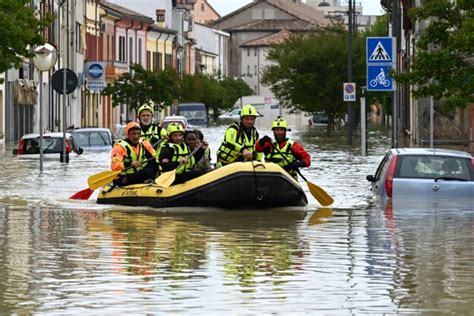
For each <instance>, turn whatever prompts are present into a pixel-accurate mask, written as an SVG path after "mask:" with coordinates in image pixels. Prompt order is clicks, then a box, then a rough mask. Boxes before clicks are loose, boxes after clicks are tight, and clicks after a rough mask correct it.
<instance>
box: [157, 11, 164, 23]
mask: <svg viewBox="0 0 474 316" xmlns="http://www.w3.org/2000/svg"><path fill="white" fill-rule="evenodd" d="M164 21H165V10H156V22H164Z"/></svg>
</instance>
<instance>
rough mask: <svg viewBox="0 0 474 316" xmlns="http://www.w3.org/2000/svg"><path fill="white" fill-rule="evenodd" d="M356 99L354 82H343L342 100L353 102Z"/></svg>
mask: <svg viewBox="0 0 474 316" xmlns="http://www.w3.org/2000/svg"><path fill="white" fill-rule="evenodd" d="M355 100H356V84H355V82H344V102H354V101H355Z"/></svg>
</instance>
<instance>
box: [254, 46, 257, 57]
mask: <svg viewBox="0 0 474 316" xmlns="http://www.w3.org/2000/svg"><path fill="white" fill-rule="evenodd" d="M253 54H254V56H257V47H255V51H254V52H253Z"/></svg>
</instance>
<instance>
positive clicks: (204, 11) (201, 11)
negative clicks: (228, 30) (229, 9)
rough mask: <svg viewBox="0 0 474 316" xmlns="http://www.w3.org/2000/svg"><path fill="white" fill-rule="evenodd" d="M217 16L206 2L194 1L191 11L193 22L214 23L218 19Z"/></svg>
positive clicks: (204, 0) (203, 0) (202, 0)
mask: <svg viewBox="0 0 474 316" xmlns="http://www.w3.org/2000/svg"><path fill="white" fill-rule="evenodd" d="M219 17H220V16H219V14H217V12H215V11H214V10H213V9H212V8H211V6H210V5H209V3H207V0H196V3H195V4H194V10H193V18H194V22H197V23H202V24H209V23H210V22H212V21H215V20H217V19H218V18H219Z"/></svg>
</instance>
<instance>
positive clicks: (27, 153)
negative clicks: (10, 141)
mask: <svg viewBox="0 0 474 316" xmlns="http://www.w3.org/2000/svg"><path fill="white" fill-rule="evenodd" d="M63 139H64V138H63V133H45V134H44V135H43V146H42V147H43V157H44V158H45V159H60V160H61V161H62V160H63V158H62V153H63V144H65V145H66V155H67V157H66V159H67V160H68V159H69V156H70V155H69V154H71V153H74V154H76V155H80V154H82V152H83V149H82V148H81V147H80V146H78V145H77V144H76V142H75V141H74V139H73V138H72V137H71V134H70V133H66V140H65V141H64V140H63ZM13 154H14V155H18V158H31V159H39V158H40V135H39V134H26V135H23V136H22V137H21V139H20V142H19V144H18V149H14V150H13Z"/></svg>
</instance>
